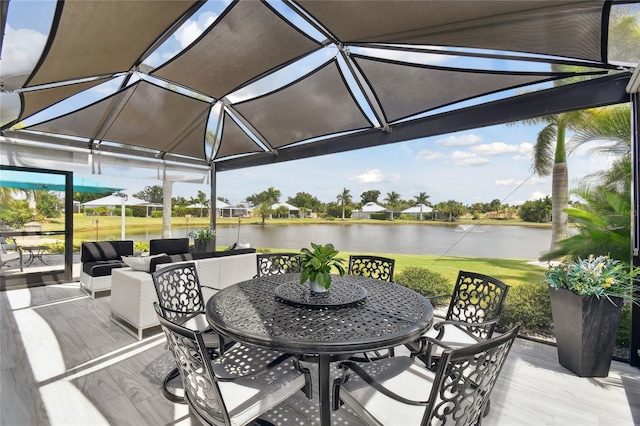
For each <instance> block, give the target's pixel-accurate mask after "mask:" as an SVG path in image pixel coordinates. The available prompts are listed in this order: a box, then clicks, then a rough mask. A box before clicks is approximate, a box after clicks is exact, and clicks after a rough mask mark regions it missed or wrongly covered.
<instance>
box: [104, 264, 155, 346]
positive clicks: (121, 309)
mask: <svg viewBox="0 0 640 426" xmlns="http://www.w3.org/2000/svg"><path fill="white" fill-rule="evenodd" d="M157 301H158V296H157V294H156V289H155V287H154V285H153V279H152V278H151V274H150V273H148V272H142V271H135V270H133V269H131V268H118V269H114V270H113V271H112V272H111V321H113V322H114V323H116V324H117V325H118V326H120V327H121V328H122V329H123V330H125V331H126V332H127V333H129V334H131V335H132V336H134V337H135V338H136V339H138V340H141V339H142V335H143V332H144V331H145V330H148V329H150V328H154V327H158V331H159V330H160V328H159V325H160V322H159V321H158V317H157V316H156V311H155V310H154V309H153V302H157Z"/></svg>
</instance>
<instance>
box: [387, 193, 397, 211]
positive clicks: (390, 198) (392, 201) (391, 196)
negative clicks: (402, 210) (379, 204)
mask: <svg viewBox="0 0 640 426" xmlns="http://www.w3.org/2000/svg"><path fill="white" fill-rule="evenodd" d="M384 201H386V202H387V204H388V205H389V207H391V209H394V208H395V207H396V205H397V204H398V202H400V194H398V193H397V192H396V191H391V192H387V197H386V198H385V199H384Z"/></svg>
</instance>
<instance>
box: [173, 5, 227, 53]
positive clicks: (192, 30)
mask: <svg viewBox="0 0 640 426" xmlns="http://www.w3.org/2000/svg"><path fill="white" fill-rule="evenodd" d="M217 17H218V15H216V14H215V13H213V12H206V13H203V14H201V15H200V16H198V20H197V21H194V20H191V19H190V20H188V21H187V22H186V23H185V24H184V25H183V26H182V27H180V29H179V30H178V31H176V33H175V35H174V36H175V38H176V40H178V43H180V48H181V49H184V48H185V47H187V46H188V45H190V44H191V43H192V42H193V41H194V40H195V39H197V38H198V37H199V36H200V34H202V33H203V32H204V30H206V29H207V28H208V27H209V25H211V24H212V23H213V21H215V20H216V18H217Z"/></svg>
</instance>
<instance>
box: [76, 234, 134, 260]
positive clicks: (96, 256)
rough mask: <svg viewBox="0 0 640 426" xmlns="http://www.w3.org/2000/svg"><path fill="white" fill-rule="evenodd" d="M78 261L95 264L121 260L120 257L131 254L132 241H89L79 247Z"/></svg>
mask: <svg viewBox="0 0 640 426" xmlns="http://www.w3.org/2000/svg"><path fill="white" fill-rule="evenodd" d="M81 253H82V254H81V256H80V261H81V262H82V263H86V262H97V261H106V260H121V258H122V256H131V255H132V254H133V241H131V240H127V241H90V242H84V243H82V245H81Z"/></svg>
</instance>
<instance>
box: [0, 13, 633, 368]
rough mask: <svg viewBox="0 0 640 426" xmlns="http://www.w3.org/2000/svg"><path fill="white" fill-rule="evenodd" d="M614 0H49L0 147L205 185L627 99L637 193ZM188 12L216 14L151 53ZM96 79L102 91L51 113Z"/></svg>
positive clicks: (10, 84)
mask: <svg viewBox="0 0 640 426" xmlns="http://www.w3.org/2000/svg"><path fill="white" fill-rule="evenodd" d="M623 3H625V2H624V1H608V0H589V1H587V0H583V1H580V0H578V1H572V2H565V1H557V0H539V1H533V2H524V1H522V2H521V1H514V2H503V1H484V0H479V1H474V2H442V1H435V0H424V1H376V2H367V1H341V2H321V1H312V0H295V1H294V0H290V1H282V2H258V1H237V2H231V3H230V4H228V5H227V4H226V3H223V2H213V1H210V2H201V1H195V0H193V1H178V2H138V1H128V2H100V1H95V2H71V1H67V2H57V3H56V9H55V11H54V13H53V24H52V29H51V31H50V33H49V36H48V40H47V42H46V43H45V49H44V51H43V53H42V55H41V57H40V59H39V61H38V62H37V64H36V65H35V66H33V67H32V68H31V69H29V70H28V71H26V72H25V73H24V74H21V75H12V76H10V78H4V77H3V85H2V104H3V108H2V116H1V117H0V126H1V130H2V136H1V137H0V161H1V163H2V164H3V165H5V164H6V165H12V166H15V167H31V168H35V167H41V164H42V162H43V161H44V160H46V161H56V160H57V161H59V162H62V163H64V164H67V165H68V166H67V167H65V170H68V168H69V167H73V166H72V165H82V166H83V167H86V168H88V169H91V170H96V173H98V170H99V169H100V166H102V165H107V164H124V163H127V164H138V165H140V167H154V168H155V170H156V171H157V174H158V176H167V173H168V171H171V170H178V169H179V170H183V171H185V172H188V173H193V174H196V175H200V176H202V177H203V178H205V179H206V178H210V181H211V189H212V190H211V196H212V199H215V198H216V196H215V195H216V186H215V176H216V173H217V172H224V171H227V170H234V169H240V168H245V167H251V166H257V165H264V164H272V163H279V162H284V161H292V160H298V159H302V158H309V157H314V156H319V155H326V154H331V153H338V152H345V151H349V150H355V149H361V148H367V147H375V146H380V145H385V144H393V143H397V142H406V141H411V140H414V139H417V138H425V137H428V136H434V135H442V134H447V133H453V132H456V131H460V130H467V129H473V128H477V127H481V126H490V125H496V124H503V123H509V122H514V121H518V120H524V119H527V118H532V117H538V116H541V115H547V114H557V113H562V112H567V111H572V110H577V109H585V108H591V107H599V106H606V105H613V104H618V103H624V102H629V101H631V102H632V105H633V108H632V111H633V117H632V120H633V122H634V126H635V127H634V128H635V134H634V140H633V165H634V190H633V191H634V199H635V200H637V199H638V198H639V196H640V184H639V182H640V179H639V178H638V165H639V162H638V159H639V157H640V155H639V153H638V149H639V148H638V138H639V136H638V128H640V118H639V113H638V109H639V108H640V107H639V106H638V105H639V103H640V95H639V94H638V91H639V90H640V68H639V67H638V66H637V62H638V60H637V58H636V59H635V60H633V58H631V57H626V58H615V57H614V58H612V57H610V55H609V52H610V49H609V43H608V41H609V35H610V32H609V26H608V21H609V19H608V18H609V16H611V8H612V7H614V6H616V5H617V4H623ZM1 7H2V17H3V19H2V22H1V23H0V24H1V25H2V26H3V28H2V29H3V31H2V32H1V33H0V34H2V35H3V37H2V39H1V40H0V44H2V43H4V44H8V43H13V42H15V41H14V40H10V39H9V36H6V37H5V36H4V34H5V31H4V26H5V24H6V19H7V12H8V9H9V2H3V3H2V6H1ZM9 12H10V11H9ZM203 13H208V15H207V16H216V17H217V18H216V19H215V20H214V21H213V23H212V24H211V25H209V26H208V27H207V28H206V29H205V30H204V31H203V32H202V33H201V34H200V35H199V36H198V37H197V38H195V39H194V40H193V41H192V42H191V43H190V44H189V45H188V46H187V47H186V48H184V49H182V50H181V51H180V52H179V53H178V54H176V55H175V56H173V57H172V58H171V59H169V60H167V61H166V62H163V63H155V62H154V61H153V60H154V59H155V58H157V57H158V55H155V56H154V55H153V54H154V53H158V52H161V53H162V52H166V50H163V48H164V47H165V45H164V43H165V42H167V41H168V40H169V39H170V37H171V36H172V35H173V34H175V33H176V32H177V31H178V30H179V29H180V27H181V26H182V25H183V24H188V23H189V21H190V20H193V19H197V18H198V17H200V16H201V14H203ZM637 45H638V43H635V44H632V46H635V47H636V49H635V51H637ZM160 56H162V55H160ZM6 60H7V59H6V58H5V57H3V62H4V61H6ZM625 60H626V61H625ZM631 60H633V62H630V61H631ZM495 64H499V65H495ZM4 67H5V64H4V63H3V68H4ZM212 76H215V78H212ZM105 82H111V84H112V85H115V86H117V87H118V89H117V90H116V91H115V92H114V93H111V94H109V95H107V96H106V97H102V98H100V99H98V100H91V101H88V100H87V101H85V102H84V105H83V106H81V107H77V108H75V109H73V110H72V111H70V112H68V113H64V114H61V113H58V114H56V107H57V106H58V105H59V104H61V103H62V102H64V101H65V100H71V101H73V102H75V103H78V104H79V103H82V101H83V100H86V99H89V98H87V97H85V96H84V95H86V94H87V93H90V92H91V89H92V88H95V87H97V86H99V85H101V84H102V83H105ZM104 87H105V86H102V88H104ZM91 93H95V92H91ZM11 106H14V108H13V109H12V108H11ZM41 111H46V112H47V114H46V118H43V119H42V120H41V121H37V120H33V119H32V118H31V117H38V116H37V115H36V114H38V113H39V112H41ZM67 188H70V185H67ZM67 210H69V211H71V205H70V206H69V208H68V209H67ZM165 213H166V214H169V212H165ZM635 213H636V214H634V215H632V217H634V218H635V220H636V223H635V224H634V225H635V226H634V227H633V229H634V232H635V235H634V238H633V241H634V251H633V259H634V262H635V263H636V264H640V257H639V255H638V250H639V249H640V231H638V229H639V228H640V226H639V225H640V224H639V223H638V222H637V221H638V214H637V212H635ZM211 216H212V218H211V220H212V225H215V215H211ZM69 249H70V248H69ZM633 318H634V320H633V321H634V323H635V324H638V323H640V308H639V307H637V306H634V309H633ZM632 334H633V336H632V341H633V344H632V347H633V350H632V362H634V363H635V364H636V365H638V364H640V356H639V355H638V354H637V353H636V352H637V350H638V348H639V347H640V330H635V331H633V333H632Z"/></svg>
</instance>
